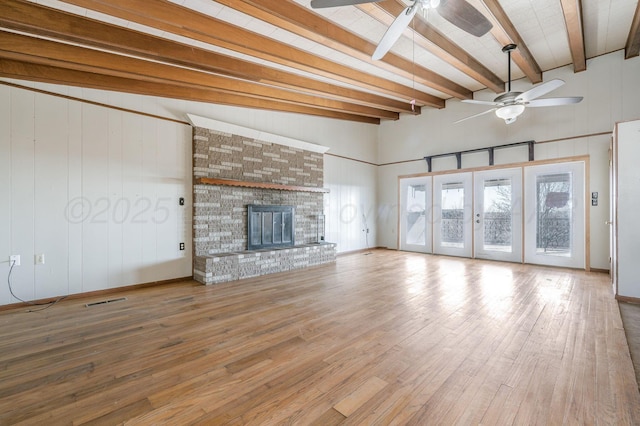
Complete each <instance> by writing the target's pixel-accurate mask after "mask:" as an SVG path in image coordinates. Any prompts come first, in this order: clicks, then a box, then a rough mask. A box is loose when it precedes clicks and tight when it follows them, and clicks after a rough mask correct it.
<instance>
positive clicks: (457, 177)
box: [433, 172, 473, 257]
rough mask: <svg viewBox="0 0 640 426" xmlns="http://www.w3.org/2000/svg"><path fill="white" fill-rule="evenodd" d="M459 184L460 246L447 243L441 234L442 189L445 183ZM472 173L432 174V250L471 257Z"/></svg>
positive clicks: (438, 252)
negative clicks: (460, 192) (460, 195)
mask: <svg viewBox="0 0 640 426" xmlns="http://www.w3.org/2000/svg"><path fill="white" fill-rule="evenodd" d="M448 184H449V185H456V184H458V185H460V189H462V190H463V191H464V198H463V205H462V206H460V207H462V210H463V216H462V219H461V220H462V232H463V236H462V242H461V244H462V245H461V246H454V245H451V244H448V243H447V242H446V241H445V239H446V237H445V236H444V235H443V234H442V224H443V222H442V211H443V206H442V190H443V187H444V186H446V185H448ZM472 216H473V173H472V172H460V173H447V174H441V175H434V176H433V252H434V253H437V254H446V255H449V256H462V257H472V255H473V226H472Z"/></svg>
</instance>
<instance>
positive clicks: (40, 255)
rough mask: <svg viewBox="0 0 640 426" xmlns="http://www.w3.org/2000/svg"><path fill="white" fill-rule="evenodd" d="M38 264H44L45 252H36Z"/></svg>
mask: <svg viewBox="0 0 640 426" xmlns="http://www.w3.org/2000/svg"><path fill="white" fill-rule="evenodd" d="M35 260H36V265H44V253H42V254H36V259H35Z"/></svg>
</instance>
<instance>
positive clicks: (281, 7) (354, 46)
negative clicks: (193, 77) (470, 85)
mask: <svg viewBox="0 0 640 426" xmlns="http://www.w3.org/2000/svg"><path fill="white" fill-rule="evenodd" d="M216 1H217V3H220V4H224V5H225V6H228V7H231V8H233V9H236V10H238V11H240V12H243V13H245V14H247V15H250V16H253V17H255V18H257V19H260V20H262V21H265V22H268V23H270V24H272V25H275V26H277V27H279V28H283V29H285V30H287V31H291V32H292V33H294V34H298V35H299V36H302V37H305V38H307V39H309V40H313V41H315V42H317V43H321V44H323V45H326V46H330V47H331V48H332V49H335V50H338V51H340V52H342V53H345V54H347V55H350V56H353V57H356V58H358V59H359V60H362V61H365V62H369V63H371V64H374V65H376V66H378V67H380V68H383V69H386V70H388V71H392V72H394V73H396V74H398V75H402V76H403V77H405V78H408V79H415V81H416V82H417V83H420V84H424V85H426V86H428V87H431V88H433V89H435V90H438V91H440V92H443V93H446V94H448V95H450V96H453V97H456V98H458V99H470V98H471V97H472V96H473V94H472V92H471V91H470V90H468V89H466V88H465V87H463V86H461V85H459V84H457V83H454V82H452V81H450V80H448V79H446V78H444V77H443V76H441V75H439V74H437V73H435V72H433V71H431V70H428V69H426V68H424V67H422V66H420V65H416V64H414V63H413V62H411V61H408V60H407V59H405V58H403V57H401V56H399V55H395V54H393V53H389V54H387V55H386V56H385V57H384V58H383V60H382V61H374V60H372V59H371V55H372V54H373V52H374V51H375V49H376V45H375V44H374V43H371V42H370V41H368V40H366V39H364V38H362V37H360V36H358V35H356V34H354V33H352V32H350V31H347V30H346V29H344V28H341V27H339V26H337V25H335V24H334V23H332V22H331V21H328V20H326V19H325V18H323V17H321V16H320V15H318V14H316V13H313V12H312V11H310V10H309V9H307V8H305V7H303V6H301V5H299V4H298V3H295V2H293V1H291V0H245V1H237V0H216Z"/></svg>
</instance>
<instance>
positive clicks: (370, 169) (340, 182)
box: [324, 154, 386, 253]
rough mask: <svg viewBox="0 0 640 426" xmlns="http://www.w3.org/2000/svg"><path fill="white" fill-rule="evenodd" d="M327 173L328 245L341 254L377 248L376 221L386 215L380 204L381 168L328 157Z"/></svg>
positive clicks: (325, 161)
mask: <svg viewBox="0 0 640 426" xmlns="http://www.w3.org/2000/svg"><path fill="white" fill-rule="evenodd" d="M324 169H325V172H324V181H325V186H326V187H327V188H329V190H330V192H329V194H326V195H325V206H324V212H325V216H326V229H325V231H326V236H327V238H326V239H327V241H330V242H332V243H337V244H338V252H339V253H344V252H349V251H354V250H362V249H366V248H371V247H376V246H377V242H376V221H377V218H378V217H379V215H381V214H383V215H384V214H386V212H384V211H381V210H380V209H379V208H378V206H377V203H376V183H377V180H376V179H377V178H376V176H377V166H375V165H372V164H369V163H365V162H361V161H356V160H353V159H347V158H341V157H337V156H332V155H330V154H326V155H325V157H324ZM367 229H368V230H369V232H368V233H367Z"/></svg>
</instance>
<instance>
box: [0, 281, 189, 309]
mask: <svg viewBox="0 0 640 426" xmlns="http://www.w3.org/2000/svg"><path fill="white" fill-rule="evenodd" d="M182 281H193V276H188V277H183V278H172V279H169V280H161V281H150V282H146V283H141V284H132V285H127V286H124V287H115V288H107V289H104V290H94V291H87V292H84V293H74V294H69V295H68V296H56V297H48V298H46V299H38V300H32V301H31V302H33V303H37V304H46V303H52V302H55V301H56V300H58V299H60V298H61V297H62V298H64V299H65V300H76V299H87V298H90V297H96V296H105V295H109V294H114V293H120V292H123V291H130V290H136V289H141V288H147V287H155V286H161V285H168V284H175V283H179V282H182ZM194 284H197V285H200V284H198V283H196V282H195V281H194ZM31 306H33V305H31V304H30V303H24V302H18V303H11V304H9V305H2V306H0V312H2V311H8V310H11V309H17V308H25V307H31Z"/></svg>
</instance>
